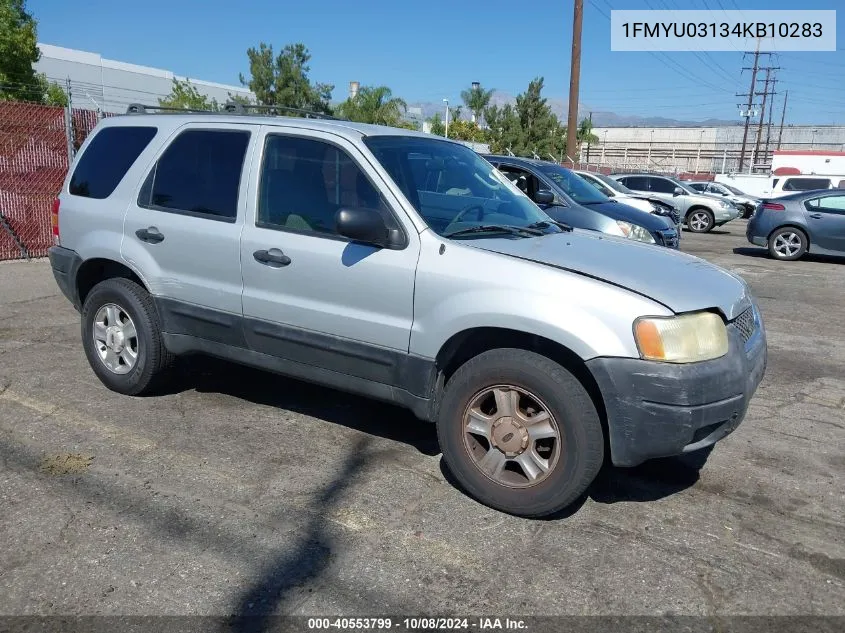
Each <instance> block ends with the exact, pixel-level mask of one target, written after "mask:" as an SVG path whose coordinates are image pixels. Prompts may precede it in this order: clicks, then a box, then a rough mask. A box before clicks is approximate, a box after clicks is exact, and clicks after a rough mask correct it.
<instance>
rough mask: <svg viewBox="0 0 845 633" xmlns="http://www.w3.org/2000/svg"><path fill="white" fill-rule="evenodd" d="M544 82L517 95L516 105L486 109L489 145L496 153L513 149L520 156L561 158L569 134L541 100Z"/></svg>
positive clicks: (531, 85) (535, 83)
mask: <svg viewBox="0 0 845 633" xmlns="http://www.w3.org/2000/svg"><path fill="white" fill-rule="evenodd" d="M542 91H543V78H542V77H537V78H535V79H534V80H532V81H531V83H529V84H528V89H527V90H526V91H525V92H524V93H522V94H519V95H517V97H516V103H515V104H514V105H511V104H507V105H505V106H504V107H503V108H499V107H497V106H492V107H487V108H486V109H485V110H484V117H485V119H486V120H487V125H488V126H489V128H490V129H489V132H488V134H489V142H490V144H491V146H492V147H491V149H493V150H494V151H499V152H501V151H506V150H508V149H510V151H512V152H513V153H514V154H516V155H518V156H531V155H532V154H533V153H535V152H536V153H537V154H538V155H539V156H542V157H543V158H547V157H548V156H549V155H550V154H551V155H553V156H559V155H560V153H561V152H562V151H563V148H564V146H565V144H566V138H565V137H566V131H565V128H564V127H563V126H562V125H561V123H560V120H559V119H558V118H557V116H555V114H554V112H552V109H551V107H550V106H549V104H548V103H547V101H546V99H545V98H544V97H543V96H542Z"/></svg>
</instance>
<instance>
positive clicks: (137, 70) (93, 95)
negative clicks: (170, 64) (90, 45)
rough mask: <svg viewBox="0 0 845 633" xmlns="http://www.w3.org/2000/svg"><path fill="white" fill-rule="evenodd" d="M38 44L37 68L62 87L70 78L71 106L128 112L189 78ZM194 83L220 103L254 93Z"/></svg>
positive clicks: (92, 54) (209, 83)
mask: <svg viewBox="0 0 845 633" xmlns="http://www.w3.org/2000/svg"><path fill="white" fill-rule="evenodd" d="M38 47H39V49H40V50H41V59H40V60H39V61H38V62H37V63H36V64H35V69H36V70H37V71H38V72H41V73H44V74H45V75H47V78H48V79H50V80H51V81H55V82H57V83H58V84H59V85H61V86H62V88H65V87H66V82H67V80H68V78H69V79H70V87H71V100H72V105H73V107H75V108H85V109H89V110H95V109H97V108H99V109H101V110H102V111H104V112H126V107H127V106H128V105H129V104H130V103H143V104H145V105H158V100H159V99H163V98H164V97H166V96H167V95H169V94H170V91H171V88H172V87H173V79H174V78H176V79H179V80H184V79H186V78H185V77H181V76H178V75H174V74H173V73H172V72H171V71H169V70H162V69H160V68H150V67H148V66H138V65H135V64H127V63H125V62H119V61H115V60H112V59H105V58H103V57H102V56H100V55H99V54H98V53H89V52H87V51H78V50H75V49H70V48H62V47H60V46H52V45H50V44H39V45H38ZM191 83H192V84H193V85H194V87H195V88H196V89H197V90H198V91H199V92H200V93H202V94H204V95H206V96H207V97H209V98H213V99H216V100H217V101H218V102H219V103H225V102H226V101H227V100H228V99H229V95H230V94H232V95H240V96H245V97H251V96H252V93H250V92H249V90H247V89H246V88H245V87H244V86H230V85H226V84H219V83H214V82H211V81H203V80H199V79H194V78H193V77H191Z"/></svg>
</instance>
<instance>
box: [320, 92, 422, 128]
mask: <svg viewBox="0 0 845 633" xmlns="http://www.w3.org/2000/svg"><path fill="white" fill-rule="evenodd" d="M407 109H408V105H407V104H406V103H405V101H404V99H400V98H399V97H394V96H393V92H392V91H391V90H390V88H388V87H387V86H362V87H361V88H360V89H359V90H358V93H357V94H356V95H355V96H354V97H352V98H349V99H347V100H346V101H344V102H343V103H341V104H340V105H339V106H338V107H337V108H336V113H337V115H338V116H340V117H342V118H344V119H348V120H350V121H357V122H359V123H375V124H377V125H392V126H393V127H400V125H399V123H400V122H401V120H402V115H403V114H404V113H405V112H406V111H407Z"/></svg>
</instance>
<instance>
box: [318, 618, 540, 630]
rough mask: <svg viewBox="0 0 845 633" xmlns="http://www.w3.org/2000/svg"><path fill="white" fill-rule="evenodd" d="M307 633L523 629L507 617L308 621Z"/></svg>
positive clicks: (515, 620)
mask: <svg viewBox="0 0 845 633" xmlns="http://www.w3.org/2000/svg"><path fill="white" fill-rule="evenodd" d="M308 628H309V629H311V630H330V629H340V630H359V631H360V630H385V631H386V630H398V631H418V630H419V631H431V630H471V629H477V630H481V631H484V630H511V631H515V630H526V629H527V628H528V627H527V625H526V623H525V621H524V620H520V619H511V618H496V617H490V618H484V617H480V618H426V617H415V618H397V619H393V618H308Z"/></svg>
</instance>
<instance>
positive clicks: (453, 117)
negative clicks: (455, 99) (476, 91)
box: [449, 105, 463, 125]
mask: <svg viewBox="0 0 845 633" xmlns="http://www.w3.org/2000/svg"><path fill="white" fill-rule="evenodd" d="M461 110H463V107H462V106H459V105H457V106H455V107H453V108H449V125H452V121H460V120H461Z"/></svg>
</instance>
